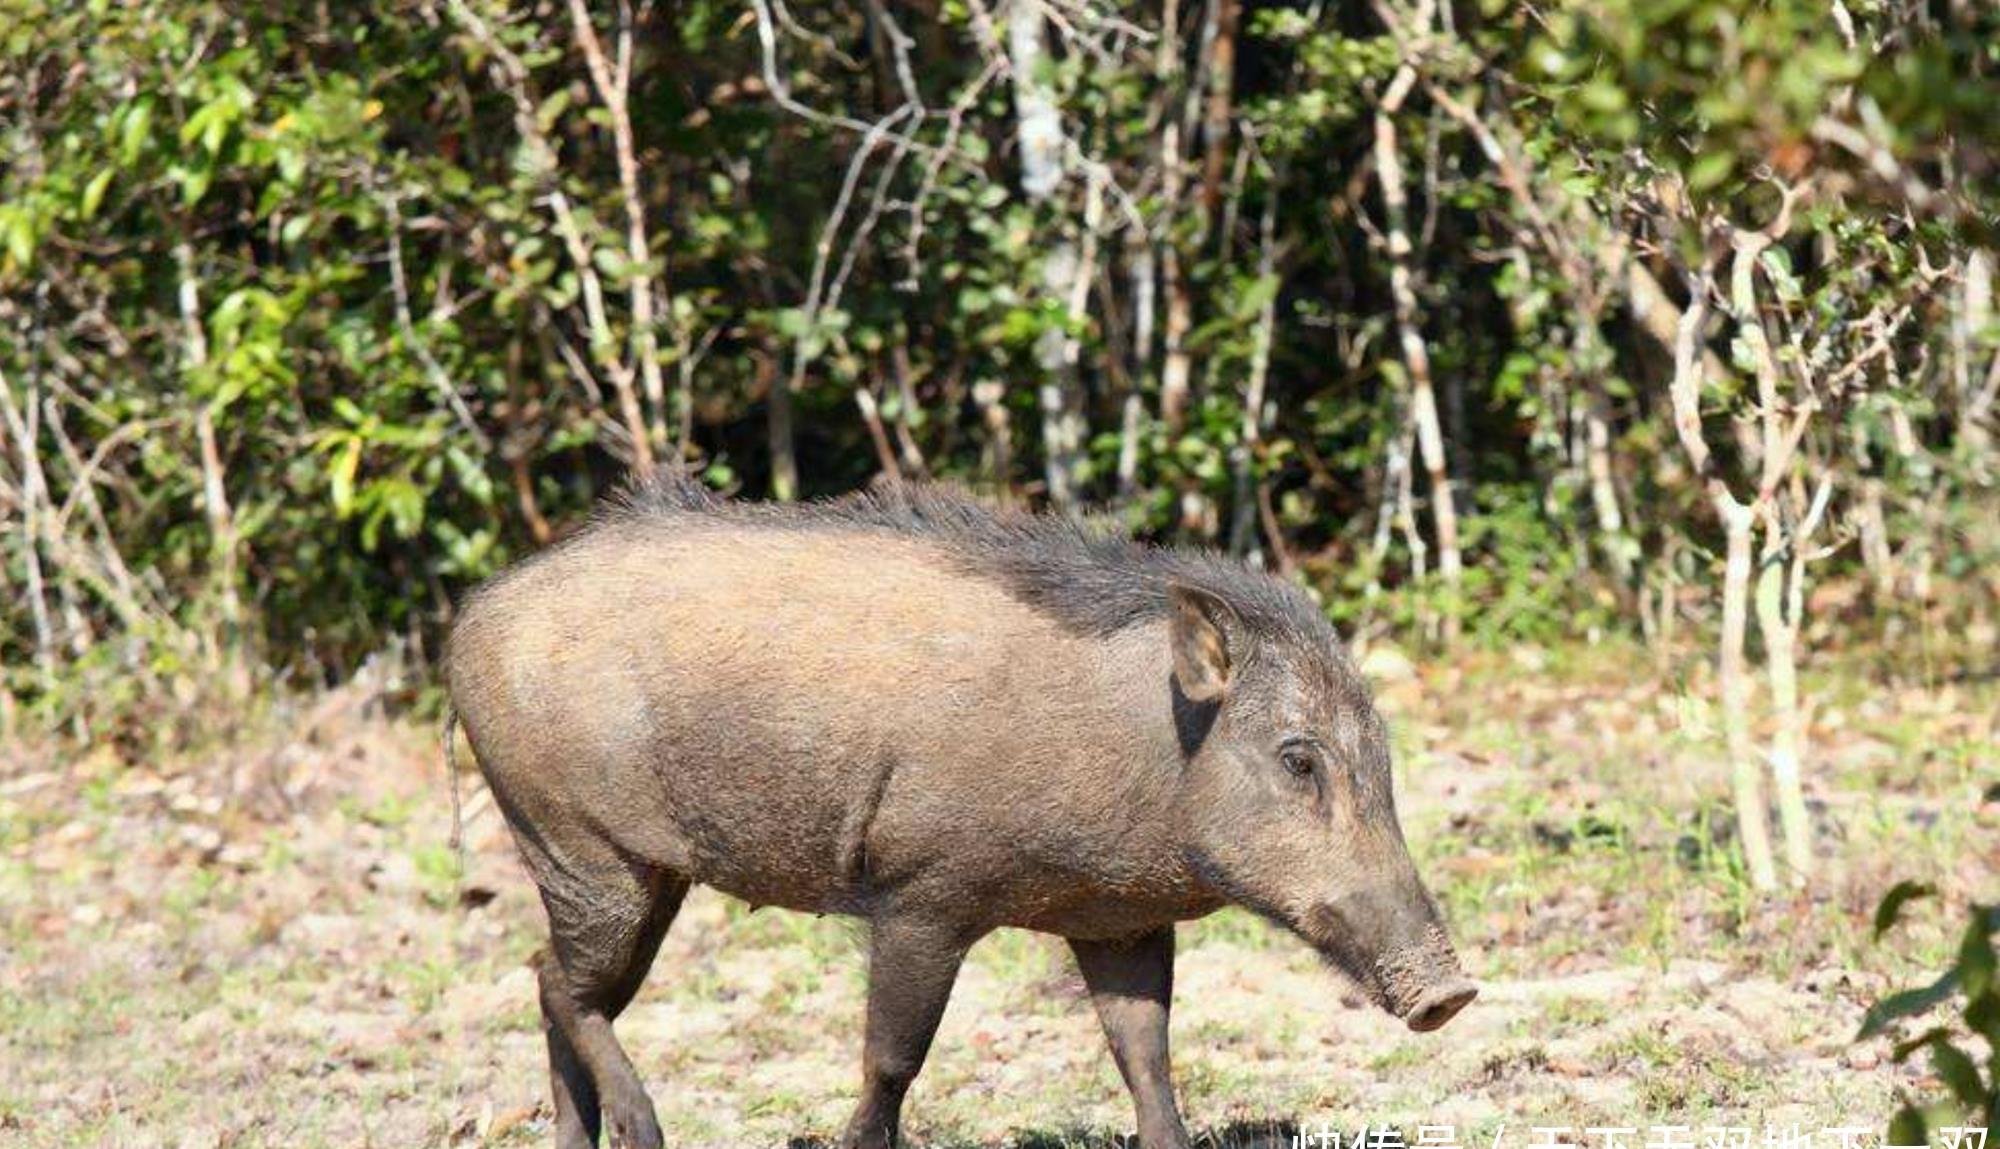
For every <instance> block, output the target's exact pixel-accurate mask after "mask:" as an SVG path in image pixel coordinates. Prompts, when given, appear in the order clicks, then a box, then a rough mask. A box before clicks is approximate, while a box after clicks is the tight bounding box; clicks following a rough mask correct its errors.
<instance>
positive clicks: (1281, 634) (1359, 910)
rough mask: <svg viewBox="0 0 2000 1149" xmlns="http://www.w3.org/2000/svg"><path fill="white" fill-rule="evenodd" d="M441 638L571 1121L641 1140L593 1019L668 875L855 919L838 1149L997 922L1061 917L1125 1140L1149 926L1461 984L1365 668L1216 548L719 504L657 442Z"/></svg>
mask: <svg viewBox="0 0 2000 1149" xmlns="http://www.w3.org/2000/svg"><path fill="white" fill-rule="evenodd" d="M448 665H449V679H450V690H451V695H452V703H453V705H454V707H455V709H456V712H457V714H458V717H459V720H460V722H461V724H462V726H463V729H464V732H465V734H466V737H467V739H468V741H469V742H470V744H471V746H472V748H473V753H474V755H475V757H476V758H477V760H478V762H479V764H480V768H481V770H482V771H483V772H484V774H485V776H486V778H487V781H488V783H489V785H490V786H491V788H492V790H493V793H494V795H495V797H496V799H497V800H498V802H499V804H500V807H501V809H502V810H503V812H504V813H505V814H506V817H507V820H508V823H509V825H510V827H511V828H512V829H513V831H514V834H515V838H516V841H517V842H518V844H519V846H520V849H521V854H522V857H523V859H524V860H525V862H526V864H527V867H528V869H529V872H530V873H531V874H532V875H533V877H534V880H535V882H536V884H537V886H538V887H539V889H540V891H541V894H542V898H543V902H544V905H545V906H546V908H547V910H548V914H549V923H550V936H551V946H550V950H549V954H548V957H547V958H546V960H544V962H543V964H542V1001H543V1010H544V1014H545V1016H546V1017H547V1019H548V1033H549V1045H550V1062H551V1069H552V1078H553V1084H554V1088H555V1093H556V1099H557V1125H558V1129H557V1138H558V1142H559V1143H560V1144H561V1145H562V1146H564V1149H575V1147H577V1146H582V1145H588V1144H593V1143H594V1142H595V1140H596V1137H597V1135H598V1133H599V1131H600V1124H603V1125H606V1126H608V1127H609V1129H610V1131H611V1133H612V1136H613V1139H614V1141H622V1142H624V1143H629V1144H632V1145H637V1146H646V1147H651V1146H656V1145H658V1144H659V1143H660V1138H659V1131H658V1127H657V1124H656V1123H655V1122H654V1120H653V1115H652V1107H651V1104H650V1102H649V1101H648V1100H647V1099H646V1096H645V1091H644V1089H643V1087H642V1086H641V1085H640V1083H639V1081H638V1078H637V1075H636V1073H634V1072H633V1071H632V1068H631V1065H630V1063H629V1061H628V1060H627V1059H626V1057H625V1054H624V1052H623V1050H622V1048H620V1047H619V1045H618V1043H617V1041H616V1039H615V1038H614V1037H613V1036H612V1033H611V1028H610V1025H611V1020H612V1019H613V1018H615V1017H616V1015H617V1013H618V1011H619V1010H620V1009H622V1008H623V1006H624V1004H625V1003H626V1002H627V1001H629V999H630V997H631V994H632V993H633V992H635V991H636V989H637V987H638V983H639V981H640V980H641V979H643V977H644V976H645V973H646V969H647V967H648V966H649V965H650V964H651V960H652V956H653V953H654V952H655V951H656V949H657V947H658V944H659V939H660V936H661V935H662V934H663V933H664V931H665V929H666V928H667V926H668V925H669V924H670V923H671V921H672V917H673V914H674V911H675V910H676V909H677V908H678V906H679V903H680V900H681V898H682V897H683V896H684V895H685V893H686V891H687V889H688V888H689V887H690V886H691V885H693V884H701V885H708V886H712V887H714V888H716V889H718V890H721V891H724V892H726V893H729V894H732V895H735V896H737V897H739V898H743V899H745V900H747V901H750V902H752V903H755V904H759V905H776V906H782V907H786V908H789V909H795V910H806V911H813V912H834V913H844V914H854V915H858V916H861V917H864V918H866V919H868V920H869V921H870V923H871V925H872V941H871V959H870V967H871V988H870V1000H869V1014H868V1023H867V1037H866V1039H865V1048H864V1058H863V1093H862V1101H861V1104H860V1106H859V1107H858V1109H857V1111H856V1113H855V1115H854V1119H853V1121H852V1122H851V1123H850V1125H849V1127H848V1130H847V1133H846V1136H845V1138H844V1141H843V1143H844V1144H847V1145H869V1146H888V1145H891V1144H893V1142H894V1140H895V1135H896V1128H897V1120H898V1114H899V1112H900V1105H901V1099H902V1095H903V1092H904V1090H906V1089H907V1088H908V1085H909V1083H910V1080H911V1079H912V1078H913V1077H914V1076H915V1073H916V1070H917V1067H918V1066H919V1065H920V1064H921V1062H922V1059H923V1055H924V1052H925V1051H926V1049H927V1047H928V1044H929V1041H930V1035H931V1033H932V1031H933V1030H934V1029H935V1026H936V1023H937V1018H938V1016H939V1015H940V1014H941V1013H942V1010H943V1007H944V1002H945V998H946V996H947V995H948V993H949V990H950V985H951V981H952V978H953V976H954V975H955V973H956V970H957V967H958V963H959V960H960V958H961V957H962V956H963V953H964V951H965V949H966V947H968V946H970V945H971V944H972V942H973V941H974V940H976V939H977V938H978V937H980V936H982V935H983V934H985V933H986V932H988V931H990V930H992V929H994V928H996V927H1000V926H1014V927H1021V928H1027V929H1035V930H1042V931H1046V932H1050V933H1055V934H1059V935H1061V936H1064V937H1066V938H1068V939H1070V940H1071V944H1072V946H1073V947H1074V948H1075V949H1076V952H1077V956H1078V960H1079V963H1080V965H1081V966H1082V967H1083V969H1084V973H1085V978H1086V982H1087V983H1088V984H1089V985H1090V987H1091V989H1092V994H1093V998H1094V999H1095V1000H1096V1002H1097V1005H1098V1009H1099V1012H1100V1015H1101V1016H1102V1017H1103V1020H1104V1024H1105V1028H1106V1032H1107V1035H1108V1036H1109V1038H1110V1040H1111V1042H1112V1046H1113V1050H1114V1053H1116V1054H1117V1055H1118V1060H1119V1064H1120V1067H1121V1070H1123V1071H1124V1073H1125V1075H1126V1079H1127V1081H1128V1084H1130V1085H1131V1087H1132V1090H1133V1096H1134V1100H1135V1104H1136V1106H1137V1109H1138V1115H1139V1121H1140V1135H1141V1140H1142V1142H1143V1143H1144V1144H1145V1145H1146V1146H1147V1147H1148V1149H1161V1147H1171V1146H1180V1145H1183V1144H1185V1133H1184V1132H1183V1131H1182V1129H1181V1123H1180V1118H1179V1116H1178V1113H1177V1111H1176V1109H1175V1107H1174V1103H1173V1097H1172V1090H1171V1087H1170V1085H1169V1084H1168V1078H1167V1076H1166V1015H1167V1004H1168V1003H1167V996H1168V994H1169V993H1170V991H1171V981H1172V978H1171V966H1172V926H1173V923H1174V922H1177V921H1183V920H1187V919H1190V918H1194V917H1199V916H1201V915H1203V914H1207V913H1209V912H1211V911H1213V910H1215V909H1217V908H1219V907H1220V906H1222V905H1224V904H1228V903H1230V902H1235V903H1239V904H1243V905H1247V906H1249V907H1251V908H1253V909H1256V910H1257V911H1259V912H1261V913H1264V914H1266V915H1267V916H1270V917H1271V918H1273V919H1274V920H1276V921H1278V922H1280V923H1282V924H1284V925H1286V926H1287V927H1289V928H1291V929H1293V930H1295V931H1297V932H1299V933H1300V934H1301V935H1302V936H1304V937H1305V938H1306V939H1307V940H1308V941H1310V942H1311V943H1312V944H1314V945H1315V946H1316V947H1317V948H1319V949H1320V950H1321V951H1322V952H1323V953H1325V954H1327V955H1328V956H1329V958H1330V959H1332V960H1334V961H1336V962H1337V963H1338V964H1340V965H1341V966H1342V968H1344V969H1345V970H1347V972H1349V973H1350V974H1351V975H1352V976H1354V977H1355V978H1356V979H1357V980H1358V981H1359V982H1360V983H1361V984H1362V985H1364V986H1365V987H1367V988H1368V989H1369V990H1370V992H1371V993H1374V994H1375V995H1376V996H1377V998H1378V1000H1380V1001H1381V1002H1382V1003H1383V1004H1384V1005H1385V1006H1387V1007H1389V1008H1392V1009H1395V1010H1396V1011H1398V1012H1399V1013H1402V1014H1404V1015H1406V1016H1408V1017H1410V1018H1411V1023H1412V1024H1413V1025H1418V1026H1421V1027H1423V1028H1430V1027H1432V1026H1434V1025H1435V1024H1441V1023H1442V1021H1443V1020H1444V1019H1445V1018H1447V1017H1449V1016H1450V1014H1451V1013H1452V1012H1455V1011H1456V1009H1457V1008H1458V1007H1459V1006H1461V1005H1463V1004H1464V1002H1465V1000H1468V999H1469V997H1470V993H1471V991H1470V988H1469V987H1468V986H1466V985H1464V983H1463V981H1462V978H1460V977H1459V975H1458V973H1457V966H1456V959H1455V958H1454V957H1453V956H1452V955H1451V953H1450V947H1449V944H1448V943H1447V942H1445V941H1444V936H1443V933H1442V931H1441V930H1440V929H1439V928H1438V925H1437V916H1436V910H1435V907H1434V905H1433V904H1432V903H1431V901H1430V898H1429V896H1428V894H1426V893H1425V892H1424V890H1423V888H1422V885H1421V883H1420V882H1419V881H1418V880H1417V877H1416V874H1415V871H1414V868H1413V867H1412V866H1411V864H1410V860H1409V856H1408V852H1407V850H1406V849H1405V848H1404V846H1403V841H1402V835H1401V831H1400V829H1398V827H1397V824H1396V817H1395V811H1394V805H1393V801H1392V799H1391V795H1390V787H1389V771H1388V753H1387V743H1386V739H1385V737H1384V732H1383V728H1382V724H1381V720H1380V718H1379V717H1378V716H1377V715H1376V712H1375V710H1374V707H1373V704H1372V702H1371V701H1370V699H1369V697H1368V692H1367V691H1366V689H1365V688H1364V687H1363V685H1362V683H1361V680H1360V678H1359V676H1358V675H1357V674H1356V673H1355V671H1354V668H1353V666H1352V664H1351V663H1350V662H1349V660H1348V659H1347V657H1346V655H1345V653H1344V652H1343V651H1342V649H1341V647H1340V644H1339V642H1338V640H1337V639H1336V638H1335V636H1334V634H1333V632H1332V629H1331V628H1330V627H1329V626H1328V625H1327V624H1326V621H1325V619H1324V618H1323V616H1321V615H1320V613H1319V612H1318V611H1317V610H1316V609H1315V608H1314V607H1313V604H1312V603H1311V601H1310V600H1309V599H1307V598H1306V597H1305V596H1304V595H1303V594H1302V593H1301V592H1300V591H1298V590H1297V589H1296V588H1294V587H1292V586H1290V585H1288V584H1285V583H1283V582H1280V581H1279V580H1276V579H1273V578H1270V577H1269V576H1266V575H1264V574H1261V573H1259V572H1255V571H1252V570H1250V569H1248V568H1246V567H1243V566H1242V565H1241V564H1236V563H1232V562H1229V561H1227V560H1224V559H1220V558H1216V557H1213V556H1209V555H1206V554H1201V553H1197V552H1189V551H1174V550H1162V549H1158V548H1151V547H1146V546H1142V545H1140V544H1137V543H1134V542H1132V541H1130V540H1128V539H1126V538H1123V537H1122V536H1120V535H1118V534H1116V533H1115V532H1110V531H1108V530H1106V529H1104V528H1102V527H1101V526H1092V525H1087V524H1079V523H1076V522H1072V521H1069V520H1063V519H1056V518H1051V517H1045V516H1034V515H1027V514H1018V513H1007V512H1000V511H993V510H989V509H987V508H985V507H983V506H981V505H979V504H978V503H976V502H974V501H972V500H970V499H968V498H966V497H965V496H962V495H958V494H953V493H950V492H946V491H942V490H938V489H934V488H892V489H890V490H888V491H885V492H882V493H877V494H866V495H855V496H849V497H847V498H844V499H839V500H833V501H830V502H824V503H816V504H806V505H803V506H775V505H759V504H740V503H733V502H728V501H724V500H722V499H720V498H718V497H716V496H714V495H712V494H710V493H709V492H708V491H706V490H705V489H704V488H702V487H700V486H699V485H698V484H696V483H694V482H692V481H690V480H688V479H686V478H685V477H683V476H680V475H677V474H674V473H671V472H665V473H663V475H662V477H661V478H659V479H656V480H655V481H653V482H652V483H648V484H644V485H640V486H637V487H634V488H633V489H631V490H630V491H628V492H627V493H626V494H625V495H624V496H623V497H621V498H618V499H616V500H613V501H612V502H610V503H608V504H607V505H606V507H605V508H604V509H603V510H601V511H600V513H599V514H598V516H597V517H596V518H595V519H594V521H593V522H592V523H591V525H590V526H589V527H587V528H586V529H585V530H583V531H581V532H579V534H578V535H577V536H575V537H574V538H572V539H570V540H568V541H566V542H564V543H563V544H561V545H559V546H557V547H554V548H551V549H550V550H548V551H546V552H544V553H543V554H542V555H540V556H537V557H536V558H534V559H531V560H529V561H527V562H524V563H522V564H520V565H518V566H517V567H515V568H513V569H512V570H510V571H508V572H506V573H505V574H503V575H501V576H500V577H498V578H496V579H495V580H493V581H492V582H491V583H490V584H488V585H487V586H486V587H484V588H482V589H481V590H480V591H479V592H478V593H476V594H475V595H474V596H473V597H472V598H471V599H470V600H469V601H468V602H467V604H466V605H465V607H464V610H463V611H462V613H461V615H460V618H459V620H458V623H457V625H456V626H455V628H454V630H453V634H452V639H451V646H450V656H449V664H448ZM600 1115H601V1116H600Z"/></svg>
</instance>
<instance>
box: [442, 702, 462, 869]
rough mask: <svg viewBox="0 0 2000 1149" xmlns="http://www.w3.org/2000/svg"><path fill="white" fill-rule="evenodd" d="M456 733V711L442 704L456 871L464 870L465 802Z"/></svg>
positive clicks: (445, 761)
mask: <svg viewBox="0 0 2000 1149" xmlns="http://www.w3.org/2000/svg"><path fill="white" fill-rule="evenodd" d="M457 733H458V711H456V710H454V709H452V706H451V703H450V702H446V703H445V704H444V774H445V779H446V780H447V781H449V782H450V783H451V852H452V853H453V854H454V855H456V856H457V858H458V872H459V873H461V874H463V873H464V872H465V803H464V800H463V799H461V798H460V797H459V792H458V789H459V787H458V756H457V755H456V754H454V753H453V752H452V751H453V749H454V748H455V744H456V741H457V739H456V738H454V737H453V736H454V735H456V734H457Z"/></svg>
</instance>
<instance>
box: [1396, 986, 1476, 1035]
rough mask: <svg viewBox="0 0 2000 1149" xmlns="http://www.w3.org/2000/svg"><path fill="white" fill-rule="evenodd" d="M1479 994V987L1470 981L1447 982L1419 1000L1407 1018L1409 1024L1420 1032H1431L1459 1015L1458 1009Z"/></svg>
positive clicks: (1462, 1007)
mask: <svg viewBox="0 0 2000 1149" xmlns="http://www.w3.org/2000/svg"><path fill="white" fill-rule="evenodd" d="M1478 996H1479V990H1478V988H1477V987H1476V986H1474V985H1473V984H1472V983H1471V982H1469V981H1454V982H1446V983H1445V984H1444V985H1441V986H1438V987H1437V988H1435V989H1433V990H1431V991H1430V992H1428V993H1426V994H1424V996H1423V997H1421V998H1419V999H1418V1000H1417V1004H1416V1008H1414V1009H1412V1010H1410V1015H1409V1017H1408V1019H1407V1020H1408V1022H1409V1026H1410V1028H1411V1029H1413V1030H1416V1031H1417V1032H1418V1033H1429V1032H1430V1031H1431V1030H1433V1029H1437V1028H1438V1027H1440V1026H1442V1025H1443V1024H1444V1023H1445V1022H1447V1021H1450V1020H1451V1019H1452V1018H1454V1017H1457V1016H1458V1011H1459V1010H1461V1009H1464V1008H1465V1007H1466V1006H1467V1005H1468V1004H1470V1003H1471V1001H1472V999H1473V998H1475V997H1478Z"/></svg>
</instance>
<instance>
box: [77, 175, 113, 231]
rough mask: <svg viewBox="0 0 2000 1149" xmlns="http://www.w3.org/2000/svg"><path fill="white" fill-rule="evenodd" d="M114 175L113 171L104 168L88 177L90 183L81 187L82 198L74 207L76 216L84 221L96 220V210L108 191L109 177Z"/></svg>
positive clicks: (109, 185)
mask: <svg viewBox="0 0 2000 1149" xmlns="http://www.w3.org/2000/svg"><path fill="white" fill-rule="evenodd" d="M115 174H117V173H116V170H115V169H112V168H105V169H104V170H103V171H101V172H98V173H97V174H96V175H94V176H92V177H90V182H89V183H87V184H85V185H84V186H83V198H82V199H81V200H80V201H78V203H77V206H76V211H77V215H78V216H80V217H82V218H83V219H84V220H86V221H87V220H90V219H94V218H96V216H97V208H98V206H99V205H100V204H102V203H103V202H104V193H105V192H106V191H108V190H109V189H110V187H111V177H112V176H113V175H115Z"/></svg>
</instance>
